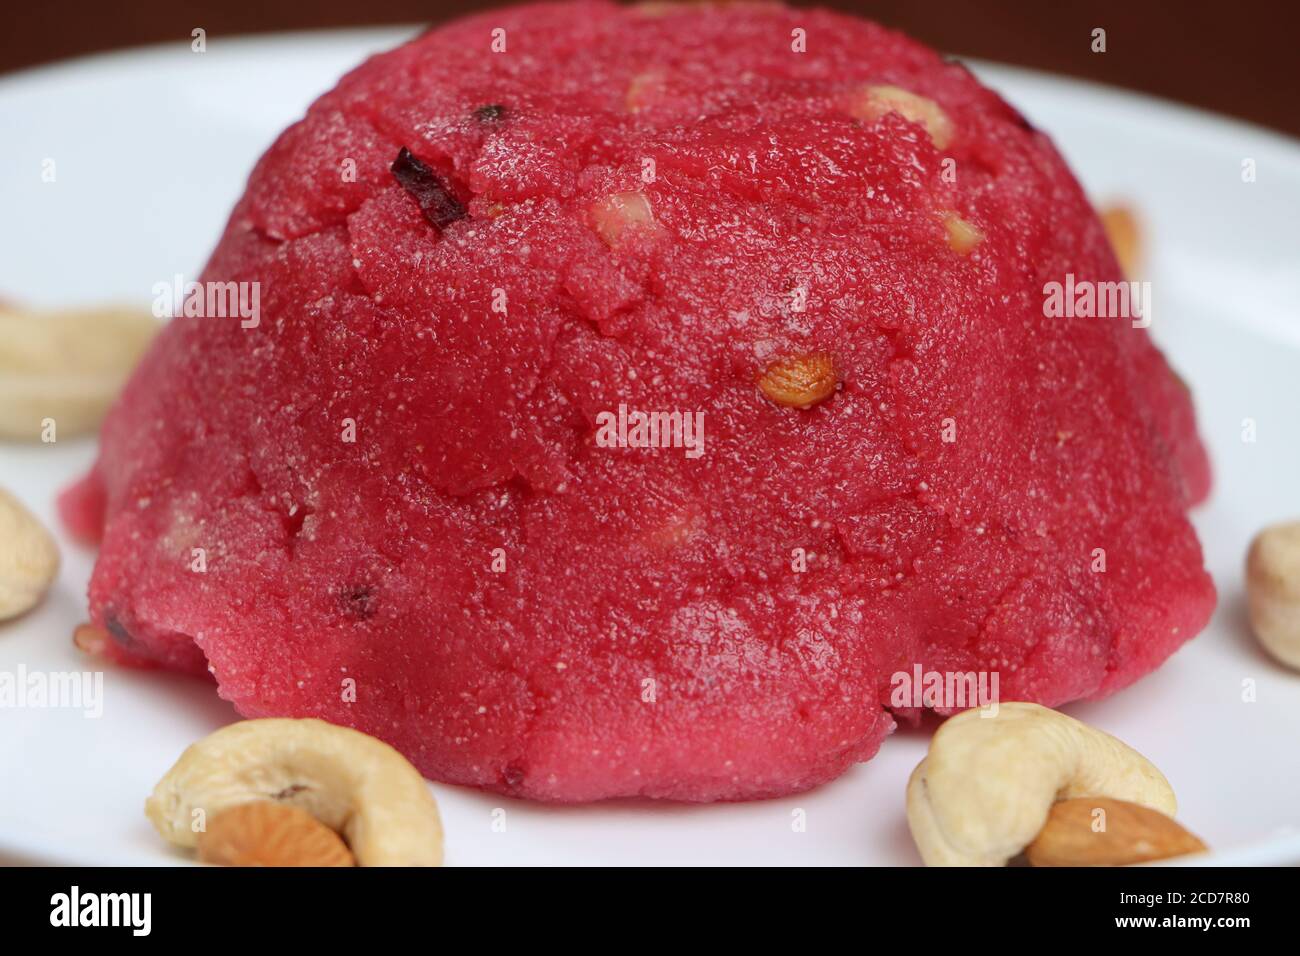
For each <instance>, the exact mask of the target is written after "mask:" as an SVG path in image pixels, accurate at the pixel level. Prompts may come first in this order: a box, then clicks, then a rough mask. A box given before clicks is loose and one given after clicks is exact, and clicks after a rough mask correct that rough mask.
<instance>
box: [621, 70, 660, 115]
mask: <svg viewBox="0 0 1300 956" xmlns="http://www.w3.org/2000/svg"><path fill="white" fill-rule="evenodd" d="M663 88H664V75H663V73H661V72H660V71H658V70H650V71H649V72H646V73H638V74H637V75H636V76H634V77H632V82H631V83H629V84H628V85H627V93H626V95H625V96H624V98H623V99H624V103H625V104H626V106H627V110H628V112H629V113H635V112H637V111H638V110H643V109H645V108H646V107H647V106H651V105H653V103H654V101H655V100H656V99H658V98H659V96H660V94H662V93H663Z"/></svg>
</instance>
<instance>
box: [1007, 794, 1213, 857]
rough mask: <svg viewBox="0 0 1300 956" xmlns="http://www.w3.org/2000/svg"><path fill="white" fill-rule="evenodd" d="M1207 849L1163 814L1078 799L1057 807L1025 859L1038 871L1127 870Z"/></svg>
mask: <svg viewBox="0 0 1300 956" xmlns="http://www.w3.org/2000/svg"><path fill="white" fill-rule="evenodd" d="M1205 849H1206V847H1205V844H1204V843H1202V842H1201V841H1200V839H1198V838H1197V837H1196V836H1194V835H1192V834H1191V833H1189V832H1187V831H1186V830H1184V829H1183V828H1182V826H1180V825H1179V824H1178V823H1176V822H1175V821H1174V819H1173V817H1169V816H1166V815H1165V814H1163V813H1161V812H1160V811H1159V810H1152V809H1151V808H1150V807H1144V806H1142V805H1140V804H1137V803H1129V802H1128V801H1126V800H1112V799H1110V798H1108V797H1076V798H1074V799H1072V800H1062V801H1060V802H1058V803H1056V804H1053V806H1052V809H1051V812H1050V813H1049V814H1048V816H1047V823H1046V824H1045V825H1044V826H1043V829H1042V830H1040V831H1039V833H1038V836H1037V837H1035V838H1034V842H1033V843H1031V844H1029V846H1028V847H1027V848H1026V849H1025V855H1026V856H1027V857H1028V858H1029V862H1030V863H1031V864H1032V865H1033V866H1127V865H1128V864H1130V863H1145V862H1147V861H1149V860H1166V859H1169V858H1170V857H1175V856H1184V855H1185V854H1188V853H1204V852H1205Z"/></svg>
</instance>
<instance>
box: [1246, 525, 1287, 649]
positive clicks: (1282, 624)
mask: <svg viewBox="0 0 1300 956" xmlns="http://www.w3.org/2000/svg"><path fill="white" fill-rule="evenodd" d="M1246 604H1247V608H1248V610H1249V613H1250V626H1251V629H1252V630H1253V631H1254V632H1255V636H1256V637H1257V638H1259V642H1260V643H1261V644H1263V645H1264V647H1265V648H1266V649H1267V650H1268V652H1269V653H1270V654H1272V655H1273V656H1274V657H1276V658H1277V659H1278V660H1279V661H1281V662H1282V663H1283V664H1286V665H1287V666H1288V667H1294V668H1296V669H1297V670H1300V521H1289V522H1286V523H1284V524H1275V525H1272V526H1271V527H1268V528H1265V529H1264V530H1263V531H1261V532H1260V533H1259V534H1257V535H1255V540H1254V541H1252V542H1251V544H1250V553H1249V554H1248V555H1247V556H1246Z"/></svg>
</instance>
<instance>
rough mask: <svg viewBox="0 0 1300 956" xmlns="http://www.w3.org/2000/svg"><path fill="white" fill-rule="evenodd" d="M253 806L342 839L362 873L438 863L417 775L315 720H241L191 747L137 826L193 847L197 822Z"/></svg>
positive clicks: (401, 760) (398, 759)
mask: <svg viewBox="0 0 1300 956" xmlns="http://www.w3.org/2000/svg"><path fill="white" fill-rule="evenodd" d="M255 800H275V801H279V802H280V803H286V804H290V805H292V806H296V807H298V808H300V809H302V810H306V811H307V812H308V813H310V814H311V815H312V816H313V817H315V818H316V819H317V820H319V821H320V822H321V823H323V824H325V825H326V826H327V827H329V828H330V829H332V830H334V831H336V832H338V833H341V834H343V836H344V838H345V839H346V840H347V842H348V845H349V846H350V847H351V848H352V853H353V854H354V855H355V856H356V859H357V863H358V864H360V865H361V866H439V865H441V863H442V823H441V821H440V820H439V818H438V805H437V804H436V803H435V802H434V799H433V796H432V795H431V794H430V793H429V788H428V785H427V784H426V783H425V782H424V778H422V777H421V776H420V774H419V772H418V771H417V770H416V769H415V768H414V767H412V766H411V765H410V764H409V763H408V762H407V761H406V758H405V757H403V756H402V755H401V754H399V753H398V752H397V751H396V750H394V749H393V748H392V747H390V746H388V744H386V743H383V742H382V741H379V740H376V739H375V738H374V737H369V736H367V735H366V734H363V733H360V732H358V731H355V730H349V729H348V728H346V727H338V726H335V725H334V724H328V723H325V722H324V721H322V720H314V719H303V720H289V719H266V720H245V721H241V722H239V723H236V724H230V725H229V726H227V727H223V728H222V729H220V730H218V731H217V732H216V733H213V734H210V735H209V736H207V737H205V738H204V739H203V740H200V741H198V742H197V743H195V744H191V745H190V746H189V747H188V748H186V750H185V752H184V753H183V754H181V757H180V759H179V760H178V761H176V765H175V766H173V767H172V768H171V770H169V771H167V774H166V775H165V776H164V777H163V778H162V779H161V780H160V781H158V785H157V786H156V787H154V791H153V795H152V796H150V797H149V799H148V800H147V801H146V802H145V816H147V817H148V818H149V820H150V821H151V822H152V823H153V825H154V828H155V829H156V830H157V831H158V832H159V833H160V834H161V835H162V836H163V837H164V838H165V839H166V840H168V841H169V842H171V843H174V844H175V845H177V846H181V847H193V846H195V845H196V844H197V842H198V831H199V830H202V829H203V827H202V826H201V825H200V824H199V821H200V820H207V819H211V818H213V817H215V816H216V815H217V814H219V813H220V812H221V811H222V810H225V809H227V808H229V807H233V806H238V805H240V804H244V803H249V802H252V801H255ZM196 811H202V813H201V814H200V813H196Z"/></svg>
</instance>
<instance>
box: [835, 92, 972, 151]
mask: <svg viewBox="0 0 1300 956" xmlns="http://www.w3.org/2000/svg"><path fill="white" fill-rule="evenodd" d="M846 107H847V109H848V111H849V114H850V115H851V116H853V117H854V118H855V119H860V120H862V121H863V122H864V123H874V122H875V121H876V120H878V119H880V118H881V117H883V116H885V115H886V114H888V113H897V114H898V115H899V116H901V117H903V119H905V120H909V121H911V122H913V123H920V124H921V125H922V126H924V127H925V131H926V132H927V133H929V134H930V142H932V143H934V145H935V148H936V149H943V148H945V147H946V146H947V145H948V144H949V143H950V142H952V134H953V126H952V120H951V119H949V118H948V114H947V113H945V112H944V111H943V109H942V107H940V106H939V104H938V103H936V102H935V101H934V100H932V99H930V98H929V97H926V96H920V95H918V94H916V93H913V92H912V91H911V90H905V89H903V88H902V87H901V86H892V85H890V84H876V85H872V86H864V87H862V89H860V90H858V91H856V92H855V93H853V94H852V95H851V96H850V97H849V98H848V100H847V102H846Z"/></svg>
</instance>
